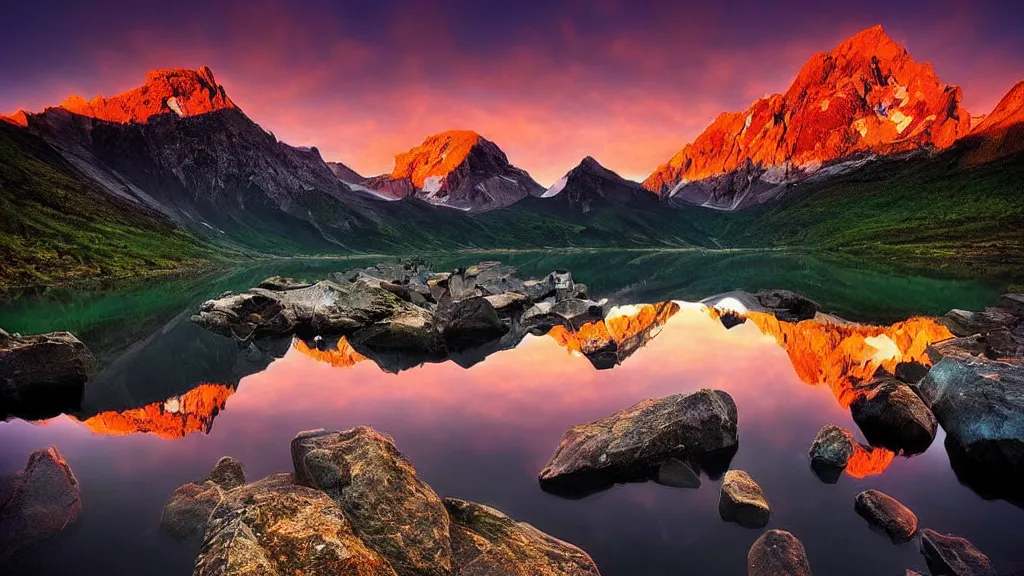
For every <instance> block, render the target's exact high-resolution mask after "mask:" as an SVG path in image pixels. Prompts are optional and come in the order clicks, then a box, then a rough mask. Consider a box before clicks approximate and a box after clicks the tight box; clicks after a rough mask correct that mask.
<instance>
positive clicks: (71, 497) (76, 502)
mask: <svg viewBox="0 0 1024 576" xmlns="http://www.w3.org/2000/svg"><path fill="white" fill-rule="evenodd" d="M0 492H3V494H0V559H3V558H5V557H8V556H10V555H11V554H13V553H15V552H17V551H18V550H21V549H22V548H24V547H26V546H29V545H31V544H33V543H35V542H37V541H39V540H43V539H45V538H49V537H51V536H54V535H55V534H57V533H59V532H60V531H62V530H64V529H65V528H67V527H68V526H70V525H71V524H72V523H74V522H75V520H77V519H78V516H79V515H80V514H81V512H82V499H81V495H80V493H79V487H78V479H77V478H75V475H74V473H73V472H72V471H71V467H70V466H69V465H68V463H67V461H66V460H64V456H63V455H62V454H61V453H60V451H59V450H57V447H56V446H50V447H49V448H45V449H43V450H36V451H35V452H32V454H31V455H30V456H29V459H28V463H27V464H26V465H25V469H24V470H22V471H20V472H18V473H17V475H16V476H15V477H14V478H13V479H12V481H10V482H9V483H8V484H7V486H6V488H5V489H4V490H3V491H0Z"/></svg>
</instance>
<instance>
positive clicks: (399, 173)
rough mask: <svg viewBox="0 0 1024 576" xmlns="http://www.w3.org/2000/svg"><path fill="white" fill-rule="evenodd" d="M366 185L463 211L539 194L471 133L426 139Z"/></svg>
mask: <svg viewBox="0 0 1024 576" xmlns="http://www.w3.org/2000/svg"><path fill="white" fill-rule="evenodd" d="M366 186H368V187H369V188H371V189H374V190H377V191H379V192H381V193H382V194H385V195H388V196H391V197H394V198H407V197H414V198H419V199H422V200H425V201H427V202H430V203H431V204H436V205H439V206H447V207H449V208H457V209H459V210H464V211H467V212H486V211H488V210H495V209H498V208H504V207H505V206H509V205H511V204H514V203H516V202H518V201H519V200H522V199H523V198H525V197H526V196H530V195H538V194H540V193H541V192H542V191H543V187H542V186H541V185H540V184H537V183H536V182H534V180H533V178H531V177H530V175H529V174H527V173H526V172H525V171H523V170H520V169H519V168H516V167H515V166H513V165H511V164H509V161H508V157H506V156H505V153H504V152H502V150H501V148H499V147H498V146H497V144H495V143H494V142H491V141H490V140H487V139H486V138H484V137H482V136H480V135H479V134H477V133H476V132H473V131H470V130H451V131H448V132H442V133H440V134H434V135H433V136H428V137H427V139H426V140H424V141H423V143H422V144H420V145H419V146H417V147H415V148H413V149H411V150H409V151H408V152H403V153H401V154H398V155H396V156H395V169H394V170H393V171H392V172H391V174H386V175H383V176H377V177H375V178H370V179H369V180H367V181H366Z"/></svg>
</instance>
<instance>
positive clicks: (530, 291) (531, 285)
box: [523, 274, 555, 302]
mask: <svg viewBox="0 0 1024 576" xmlns="http://www.w3.org/2000/svg"><path fill="white" fill-rule="evenodd" d="M523 287H524V288H525V289H526V295H527V296H529V298H530V300H532V301H534V302H539V301H540V300H543V299H545V298H547V297H548V296H553V295H554V294H555V280H554V278H553V277H552V276H551V275H550V274H549V275H547V276H545V277H544V278H543V279H541V280H527V281H525V282H523Z"/></svg>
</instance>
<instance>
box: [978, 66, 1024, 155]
mask: <svg viewBox="0 0 1024 576" xmlns="http://www.w3.org/2000/svg"><path fill="white" fill-rule="evenodd" d="M964 146H965V147H967V148H971V151H970V152H969V153H968V154H967V158H966V161H967V164H969V165H975V164H982V163H985V162H991V161H993V160H997V159H999V158H1003V157H1006V156H1009V155H1011V154H1014V153H1017V152H1021V151H1024V80H1021V81H1020V82H1018V83H1017V84H1015V85H1014V86H1013V88H1010V91H1009V92H1007V93H1006V95H1005V96H1003V99H1002V100H1000V101H999V103H998V104H996V107H995V109H994V110H992V112H991V113H990V114H989V115H988V116H986V117H985V119H984V120H983V121H982V122H981V123H980V124H978V125H977V126H975V127H974V129H973V130H971V134H970V135H969V136H967V137H966V138H964Z"/></svg>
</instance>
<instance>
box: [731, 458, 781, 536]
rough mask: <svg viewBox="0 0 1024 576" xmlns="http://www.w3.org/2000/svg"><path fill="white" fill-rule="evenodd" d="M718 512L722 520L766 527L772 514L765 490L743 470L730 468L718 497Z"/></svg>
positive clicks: (755, 526)
mask: <svg viewBox="0 0 1024 576" xmlns="http://www.w3.org/2000/svg"><path fill="white" fill-rule="evenodd" d="M718 513H719V514H720V515H721V516H722V520H725V521H726V522H735V523H737V524H739V525H740V526H743V527H745V528H764V527H765V526H767V525H768V520H769V519H771V515H772V512H771V507H770V506H769V505H768V499H767V498H765V496H764V491H763V490H761V487H760V486H758V484H757V482H755V481H754V479H753V478H751V477H750V474H747V473H746V472H744V471H743V470H729V471H728V472H726V473H725V479H724V480H723V481H722V491H721V494H720V495H719V499H718Z"/></svg>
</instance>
